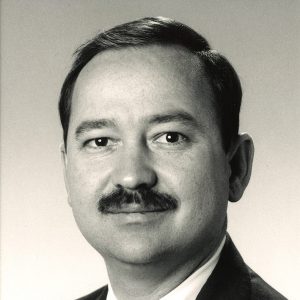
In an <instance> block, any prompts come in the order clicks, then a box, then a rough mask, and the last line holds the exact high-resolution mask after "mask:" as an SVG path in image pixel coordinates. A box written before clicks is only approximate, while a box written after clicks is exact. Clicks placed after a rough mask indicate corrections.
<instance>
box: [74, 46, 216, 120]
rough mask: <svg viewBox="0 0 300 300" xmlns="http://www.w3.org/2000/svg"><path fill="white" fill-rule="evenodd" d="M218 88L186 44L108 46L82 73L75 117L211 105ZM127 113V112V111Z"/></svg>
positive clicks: (79, 80)
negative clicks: (117, 47)
mask: <svg viewBox="0 0 300 300" xmlns="http://www.w3.org/2000/svg"><path fill="white" fill-rule="evenodd" d="M212 99H213V96H212V92H211V88H210V86H209V84H208V80H207V78H206V76H205V72H204V68H203V65H202V63H201V61H200V60H199V59H198V57H197V56H196V55H194V54H193V53H191V52H189V51H188V50H186V49H185V48H183V47H181V46H164V45H151V46H142V47H128V48H124V49H118V50H107V51H104V52H102V53H101V54H99V55H97V56H95V57H94V58H93V59H92V60H91V61H90V62H89V63H88V64H87V65H86V66H85V67H84V69H83V70H82V71H81V73H80V74H79V76H78V78H77V81H76V84H75V87H74V91H73V98H72V112H71V120H72V118H74V115H75V116H76V117H78V116H79V117H82V118H83V117H90V118H95V117H98V116H99V115H101V114H103V113H104V112H105V113H106V114H109V113H110V112H111V113H114V112H115V111H116V110H118V111H119V110H121V109H122V108H124V109H125V110H126V109H127V112H128V113H129V111H130V113H131V114H135V115H141V114H143V113H145V114H146V113H149V114H150V113H157V112H159V110H164V109H166V108H167V107H169V108H171V109H176V110H178V109H181V108H182V109H183V110H184V109H185V108H189V109H190V110H191V111H193V110H195V107H196V106H197V107H199V105H200V106H201V108H202V109H203V108H209V109H210V110H211V105H212V103H211V102H212ZM123 112H124V110H123Z"/></svg>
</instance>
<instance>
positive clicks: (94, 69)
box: [62, 45, 252, 299]
mask: <svg viewBox="0 0 300 300" xmlns="http://www.w3.org/2000/svg"><path fill="white" fill-rule="evenodd" d="M213 102H214V97H213V94H212V91H211V89H210V86H209V84H208V81H207V79H206V78H205V74H204V72H203V67H202V66H201V63H200V62H199V60H198V59H197V58H196V57H195V56H194V55H193V54H191V53H189V52H188V51H187V50H185V49H184V48H181V47H179V46H178V47H176V46H175V47H174V46H173V47H170V46H159V45H153V46H146V47H141V48H126V49H121V50H109V51H106V52H104V53H102V54H100V55H98V56H96V57H95V58H93V59H92V61H90V62H89V63H88V64H87V66H85V68H84V69H83V70H82V72H81V73H80V75H79V77H78V79H77V82H76V84H75V88H74V93H73V97H72V112H71V118H70V125H69V132H68V139H67V145H68V146H67V149H64V148H62V154H63V162H64V168H65V180H66V186H67V190H68V195H69V203H70V205H71V207H72V210H73V213H74V217H75V220H76V222H77V224H78V226H79V228H80V230H81V232H82V234H83V235H84V236H85V238H86V239H87V241H88V242H89V243H90V244H91V245H92V246H93V247H94V248H95V249H96V250H97V251H98V252H99V253H101V255H102V256H103V257H104V259H105V262H106V265H107V269H108V273H109V276H110V280H111V282H112V285H113V288H114V291H115V293H116V294H117V296H118V297H119V298H120V299H131V298H132V299H157V297H159V296H161V295H163V294H166V293H167V292H169V291H170V290H171V289H173V288H174V287H175V286H176V285H178V284H179V283H180V282H181V281H183V280H184V279H185V278H186V277H187V276H188V275H189V274H190V273H191V272H192V271H193V270H194V269H195V268H197V267H198V266H199V265H201V264H203V263H204V262H205V261H206V260H207V259H208V258H209V257H210V256H211V255H212V254H213V251H214V250H215V249H216V247H217V246H218V245H219V243H220V241H221V239H222V238H223V236H224V234H225V231H226V224H227V217H226V210H227V202H228V199H229V198H231V200H238V199H239V198H240V196H241V195H242V192H243V190H244V188H245V186H246V185H247V183H248V177H249V176H250V172H249V170H248V169H247V166H248V162H249V159H250V161H251V159H252V156H251V155H250V156H249V155H248V156H247V155H246V154H245V153H248V152H249V149H251V145H252V144H251V141H250V142H249V137H248V136H246V137H244V138H240V139H239V140H238V142H237V143H236V144H235V145H234V147H232V150H231V151H230V152H229V153H225V152H224V149H223V147H222V137H221V135H220V130H219V128H218V125H217V122H216V118H217V116H216V114H215V111H214V109H213ZM166 116H167V117H166ZM87 121H88V122H89V123H87ZM90 121H93V123H91V122H90ZM94 121H97V122H94ZM91 124H93V125H92V126H91ZM100 125H101V126H100ZM79 129H80V130H79ZM76 131H77V134H76ZM99 138H102V140H99ZM174 141H175V142H174ZM97 143H98V146H97ZM99 145H100V146H99ZM241 145H242V146H241ZM244 145H248V146H247V147H246V148H247V149H248V150H247V151H248V152H247V151H240V149H243V147H244ZM236 153H239V157H241V158H242V159H240V158H238V162H239V161H241V162H242V164H243V165H244V166H245V168H244V169H243V168H241V167H240V166H239V167H238V168H237V169H238V170H239V172H238V173H237V174H235V173H234V171H235V170H233V168H232V167H231V164H230V161H231V160H232V157H234V156H235V154H236ZM235 165H237V163H236V162H235ZM243 170H244V171H243ZM231 181H232V182H231ZM120 186H122V187H123V188H125V189H127V190H128V191H135V190H137V189H139V188H141V187H146V188H152V189H154V190H156V191H159V192H161V193H167V194H169V195H171V196H172V197H174V198H175V199H176V200H177V201H178V207H177V208H176V209H175V210H170V211H165V212H144V213H143V212H140V211H139V213H136V211H135V208H134V207H132V212H130V209H129V212H128V210H127V211H126V212H123V213H122V211H121V213H118V214H106V215H104V214H101V213H100V212H99V211H98V210H97V204H98V200H99V198H100V197H101V196H102V195H105V194H108V193H111V192H112V191H114V190H115V189H116V187H120ZM130 277H132V279H133V280H134V282H136V284H135V283H133V285H132V287H131V288H130V287H128V286H127V285H126V281H127V280H130V279H129V278H130ZM125 279H126V280H125ZM126 297H127V298H126Z"/></svg>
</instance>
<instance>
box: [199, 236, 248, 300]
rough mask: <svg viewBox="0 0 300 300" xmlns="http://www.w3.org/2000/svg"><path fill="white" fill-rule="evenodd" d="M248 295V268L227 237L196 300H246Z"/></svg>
mask: <svg viewBox="0 0 300 300" xmlns="http://www.w3.org/2000/svg"><path fill="white" fill-rule="evenodd" d="M250 293H251V280H250V275H249V271H248V268H247V266H246V264H245V263H244V261H243V259H242V257H241V255H240V254H239V252H238V251H237V249H236V247H235V246H234V244H233V242H232V240H231V238H230V236H229V235H227V237H226V242H225V245H224V248H223V250H222V252H221V256H220V259H219V262H218V264H217V266H216V268H215V269H214V271H213V272H212V274H211V275H210V277H209V278H208V280H207V282H206V283H205V285H204V286H203V288H202V290H201V291H200V293H199V294H198V296H197V298H196V300H209V299H213V300H221V299H222V300H225V299H230V300H248V299H250Z"/></svg>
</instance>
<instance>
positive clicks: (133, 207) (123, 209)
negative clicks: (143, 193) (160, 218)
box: [107, 203, 166, 214]
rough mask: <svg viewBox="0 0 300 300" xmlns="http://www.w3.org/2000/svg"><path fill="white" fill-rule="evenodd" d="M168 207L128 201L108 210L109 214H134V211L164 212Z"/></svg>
mask: <svg viewBox="0 0 300 300" xmlns="http://www.w3.org/2000/svg"><path fill="white" fill-rule="evenodd" d="M163 211H166V209H163V208H162V207H157V206H154V205H147V206H145V205H143V204H138V203H128V204H122V205H121V206H120V207H111V208H109V209H108V210H107V213H109V214H134V213H140V214H145V213H155V212H163Z"/></svg>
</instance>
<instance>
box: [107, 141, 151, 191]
mask: <svg viewBox="0 0 300 300" xmlns="http://www.w3.org/2000/svg"><path fill="white" fill-rule="evenodd" d="M112 182H113V184H114V185H115V186H117V187H123V188H125V189H129V190H136V189H139V188H145V187H146V188H151V187H153V186H154V185H155V184H156V182H157V175H156V172H155V171H154V169H153V167H152V166H151V160H150V157H149V153H148V151H147V149H146V147H142V146H134V147H128V148H126V147H125V146H123V149H122V150H120V153H119V155H118V158H117V160H116V162H115V168H114V170H113V173H112Z"/></svg>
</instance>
